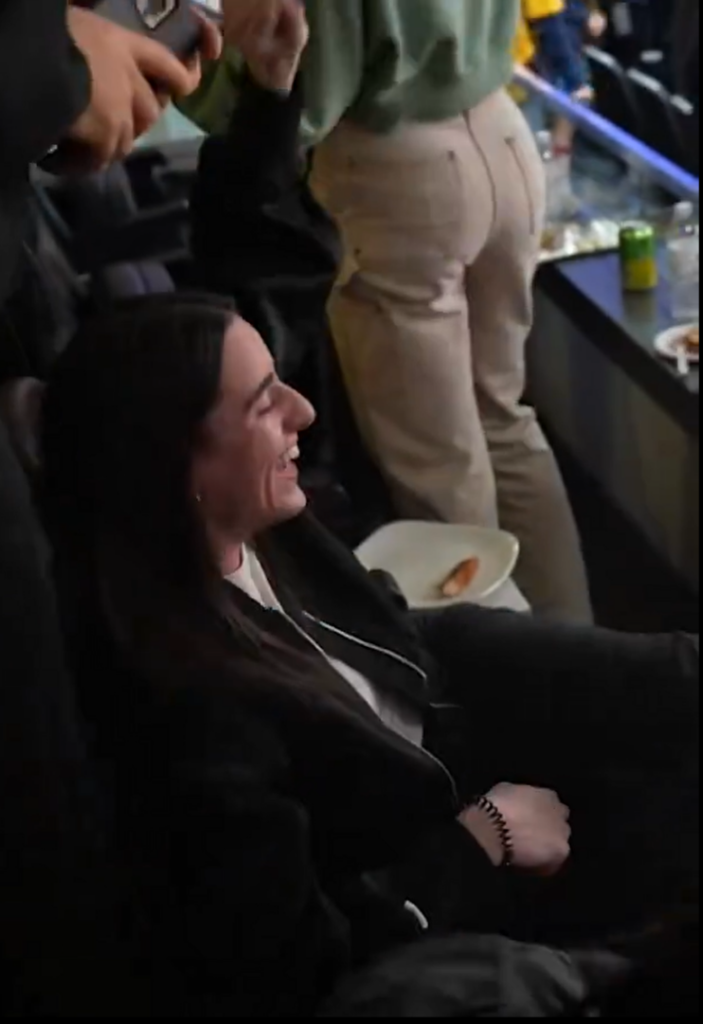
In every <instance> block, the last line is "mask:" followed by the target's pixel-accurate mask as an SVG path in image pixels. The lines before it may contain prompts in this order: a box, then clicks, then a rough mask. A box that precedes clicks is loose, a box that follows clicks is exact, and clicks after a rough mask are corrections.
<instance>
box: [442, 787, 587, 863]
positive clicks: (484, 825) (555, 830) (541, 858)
mask: <svg viewBox="0 0 703 1024" xmlns="http://www.w3.org/2000/svg"><path fill="white" fill-rule="evenodd" d="M488 799H489V800H490V801H491V803H492V804H493V805H494V806H495V807H496V808H497V809H498V810H499V811H500V813H501V815H502V816H503V819H504V821H505V823H506V825H507V827H508V830H509V832H510V837H511V839H512V843H513V867H514V868H516V869H517V870H519V871H525V872H528V873H529V874H532V875H539V876H542V877H544V878H551V877H552V876H553V875H556V874H558V873H559V872H560V871H561V869H562V868H563V867H564V865H565V864H566V862H567V861H568V859H569V857H570V856H571V826H570V825H569V818H570V811H569V809H568V807H565V806H564V804H563V803H562V802H561V800H560V799H559V797H558V796H557V794H556V793H553V792H551V791H550V790H546V789H533V788H532V787H531V786H511V785H507V784H504V785H501V786H496V788H495V789H494V790H492V791H491V792H490V793H489V794H488ZM459 821H460V822H461V824H462V825H463V826H464V828H466V829H467V830H468V831H469V832H470V833H471V834H472V835H473V837H474V839H476V841H477V842H478V843H479V844H480V845H481V846H482V847H483V848H484V850H485V851H486V853H487V854H488V856H489V858H490V859H491V860H492V862H493V863H494V864H495V865H496V867H500V865H501V864H502V863H503V860H504V858H505V850H504V849H503V844H502V842H501V838H500V835H499V834H498V830H497V828H496V826H495V824H494V822H492V821H491V819H490V817H489V816H488V815H487V814H486V813H485V812H484V811H482V810H481V809H480V808H479V807H475V806H474V807H469V808H468V809H467V810H466V811H464V813H463V814H462V815H461V817H460V818H459Z"/></svg>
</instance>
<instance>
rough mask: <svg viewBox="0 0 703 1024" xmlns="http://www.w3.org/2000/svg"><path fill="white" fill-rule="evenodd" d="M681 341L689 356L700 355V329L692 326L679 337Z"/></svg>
mask: <svg viewBox="0 0 703 1024" xmlns="http://www.w3.org/2000/svg"><path fill="white" fill-rule="evenodd" d="M681 342H682V344H683V346H684V348H685V349H686V352H687V353H688V355H689V356H700V354H701V329H700V327H692V328H691V329H690V331H687V332H686V334H685V335H684V336H683V338H682V339H681Z"/></svg>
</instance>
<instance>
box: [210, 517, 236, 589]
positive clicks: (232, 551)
mask: <svg viewBox="0 0 703 1024" xmlns="http://www.w3.org/2000/svg"><path fill="white" fill-rule="evenodd" d="M208 535H209V540H210V545H211V548H212V550H213V551H214V552H215V555H216V558H217V564H218V565H219V567H220V573H221V575H222V578H223V579H227V577H228V576H234V574H235V573H237V572H239V570H240V569H241V568H242V564H243V562H244V546H245V541H244V540H242V539H241V538H235V537H232V536H231V535H228V534H225V532H224V531H220V530H218V529H217V527H214V526H210V527H208Z"/></svg>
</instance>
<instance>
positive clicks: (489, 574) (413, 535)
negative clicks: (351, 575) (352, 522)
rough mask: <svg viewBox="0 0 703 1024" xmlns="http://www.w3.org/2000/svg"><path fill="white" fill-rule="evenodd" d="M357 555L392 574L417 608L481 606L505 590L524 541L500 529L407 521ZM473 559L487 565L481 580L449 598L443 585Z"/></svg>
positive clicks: (389, 529)
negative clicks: (496, 593) (442, 593)
mask: <svg viewBox="0 0 703 1024" xmlns="http://www.w3.org/2000/svg"><path fill="white" fill-rule="evenodd" d="M356 554H357V558H358V559H359V561H360V562H361V563H362V565H364V566H365V567H366V568H367V569H368V570H370V571H371V570H373V569H382V570H384V571H385V572H388V573H390V574H391V575H392V576H393V577H394V579H395V580H396V581H397V583H398V586H399V587H400V589H401V591H402V592H403V594H404V595H405V598H406V600H407V602H408V604H409V605H410V607H411V608H416V609H423V608H445V607H448V606H450V605H456V604H466V603H467V602H468V603H470V604H476V603H478V602H479V601H485V600H486V598H488V597H490V596H491V594H494V593H495V592H496V591H497V590H499V589H500V587H502V586H503V585H504V584H505V583H506V582H507V581H508V580H509V579H510V577H511V576H512V575H513V572H514V571H515V566H516V565H517V561H518V558H519V555H520V544H519V542H518V540H517V538H516V537H513V536H512V535H511V534H509V533H503V532H502V531H500V530H484V529H481V528H480V527H476V526H452V525H447V524H446V523H411V522H404V523H391V525H390V526H384V527H383V529H381V530H379V531H378V533H375V534H374V535H373V536H372V537H369V539H368V540H367V541H365V542H364V543H363V544H362V545H361V547H360V548H359V550H358V551H357V553H356ZM469 558H478V559H479V561H480V563H481V566H480V569H479V572H478V573H477V575H476V579H475V580H474V581H473V583H472V584H471V586H470V587H468V588H467V590H465V591H464V593H463V594H462V595H461V596H460V597H458V598H455V599H453V600H447V599H446V598H443V597H442V596H441V594H440V587H441V586H442V584H443V583H444V581H445V580H446V579H447V578H448V576H449V575H450V573H452V572H453V571H454V570H455V569H456V568H458V566H460V565H461V564H462V562H465V561H466V560H467V559H469Z"/></svg>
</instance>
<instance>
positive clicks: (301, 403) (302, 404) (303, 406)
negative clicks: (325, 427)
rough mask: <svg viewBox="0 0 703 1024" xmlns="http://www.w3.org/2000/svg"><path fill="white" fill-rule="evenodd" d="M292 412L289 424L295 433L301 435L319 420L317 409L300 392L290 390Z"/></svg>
mask: <svg viewBox="0 0 703 1024" xmlns="http://www.w3.org/2000/svg"><path fill="white" fill-rule="evenodd" d="M289 394H290V399H291V402H290V411H289V415H288V423H289V426H290V427H291V428H292V431H293V432H296V433H300V432H302V431H304V430H307V429H308V428H309V427H311V426H312V425H313V423H314V422H315V420H316V419H317V412H316V411H315V407H314V406H313V405H312V403H310V402H309V401H308V400H307V398H305V397H304V396H303V395H301V394H300V392H298V391H295V390H293V388H290V389H289Z"/></svg>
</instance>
